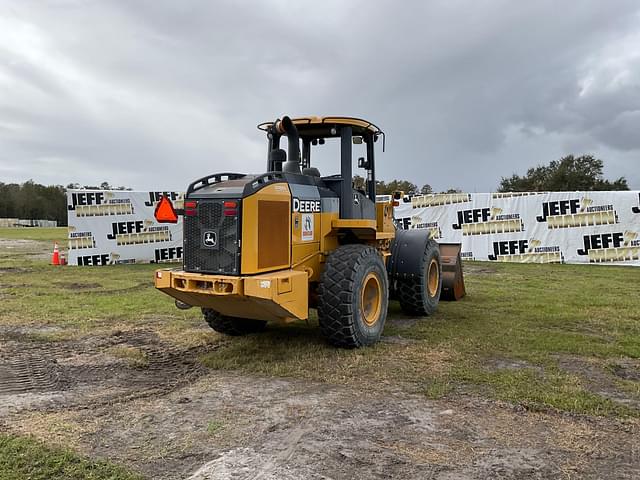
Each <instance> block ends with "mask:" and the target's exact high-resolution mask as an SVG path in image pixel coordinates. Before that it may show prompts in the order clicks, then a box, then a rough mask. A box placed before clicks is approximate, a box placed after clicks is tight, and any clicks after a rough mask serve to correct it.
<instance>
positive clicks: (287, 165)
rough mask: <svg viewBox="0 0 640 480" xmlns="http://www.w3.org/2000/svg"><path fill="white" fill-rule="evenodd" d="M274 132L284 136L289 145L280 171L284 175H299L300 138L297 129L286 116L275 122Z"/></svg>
mask: <svg viewBox="0 0 640 480" xmlns="http://www.w3.org/2000/svg"><path fill="white" fill-rule="evenodd" d="M275 128H276V132H277V133H279V134H280V135H283V134H284V135H286V136H287V139H288V143H289V153H288V154H287V161H286V162H284V163H283V164H282V171H283V172H286V173H301V171H300V160H299V158H300V137H299V135H298V129H297V128H296V126H295V125H294V124H293V122H292V121H291V119H290V118H289V117H287V116H286V115H285V116H284V117H282V120H278V121H276V124H275Z"/></svg>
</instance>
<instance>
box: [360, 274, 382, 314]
mask: <svg viewBox="0 0 640 480" xmlns="http://www.w3.org/2000/svg"><path fill="white" fill-rule="evenodd" d="M380 310H382V286H381V285H380V279H379V278H378V276H377V275H376V274H375V273H373V272H371V273H369V274H368V275H367V276H366V277H365V279H364V282H363V288H362V293H361V295H360V311H361V313H362V318H363V319H364V323H366V324H367V325H368V326H372V325H374V324H375V323H376V322H377V321H378V319H379V318H380Z"/></svg>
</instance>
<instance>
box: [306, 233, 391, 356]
mask: <svg viewBox="0 0 640 480" xmlns="http://www.w3.org/2000/svg"><path fill="white" fill-rule="evenodd" d="M388 294H389V280H388V278H387V270H386V268H385V266H384V262H383V261H382V257H381V256H380V254H379V253H378V252H377V250H376V249H375V248H373V247H369V246H367V245H343V246H341V247H338V248H337V249H336V250H335V251H333V252H332V253H331V254H330V255H329V256H328V258H327V261H326V263H325V268H324V271H323V272H322V275H321V278H320V285H319V288H318V321H319V323H320V329H321V331H322V334H323V335H324V336H325V337H326V338H327V340H328V342H329V343H330V344H332V345H335V346H337V347H343V348H358V347H364V346H367V345H372V344H374V343H376V342H377V341H378V340H379V339H380V336H381V335H382V330H383V329H384V323H385V320H386V319H387V307H388V302H389V300H388Z"/></svg>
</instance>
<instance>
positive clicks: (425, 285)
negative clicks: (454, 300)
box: [396, 240, 442, 316]
mask: <svg viewBox="0 0 640 480" xmlns="http://www.w3.org/2000/svg"><path fill="white" fill-rule="evenodd" d="M441 290H442V264H441V262H440V248H439V247H438V244H437V243H436V241H435V240H429V241H428V242H427V245H426V246H425V249H424V252H423V254H422V257H421V258H420V265H419V269H418V274H417V275H415V276H414V277H412V278H403V279H398V281H397V284H396V294H397V296H398V300H399V301H400V307H401V308H402V311H403V312H404V313H406V314H408V315H421V316H425V315H431V314H433V313H434V312H435V311H436V309H437V308H438V301H439V299H440V291H441Z"/></svg>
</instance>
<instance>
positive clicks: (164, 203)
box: [153, 195, 178, 223]
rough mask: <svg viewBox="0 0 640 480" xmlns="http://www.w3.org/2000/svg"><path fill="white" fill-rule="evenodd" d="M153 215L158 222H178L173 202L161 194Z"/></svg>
mask: <svg viewBox="0 0 640 480" xmlns="http://www.w3.org/2000/svg"><path fill="white" fill-rule="evenodd" d="M153 216H154V217H156V220H157V221H158V222H160V223H178V214H177V213H176V211H175V209H174V208H173V204H172V203H171V200H169V197H167V196H165V195H163V196H162V198H161V199H160V201H159V202H158V204H157V205H156V210H155V212H153Z"/></svg>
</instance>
